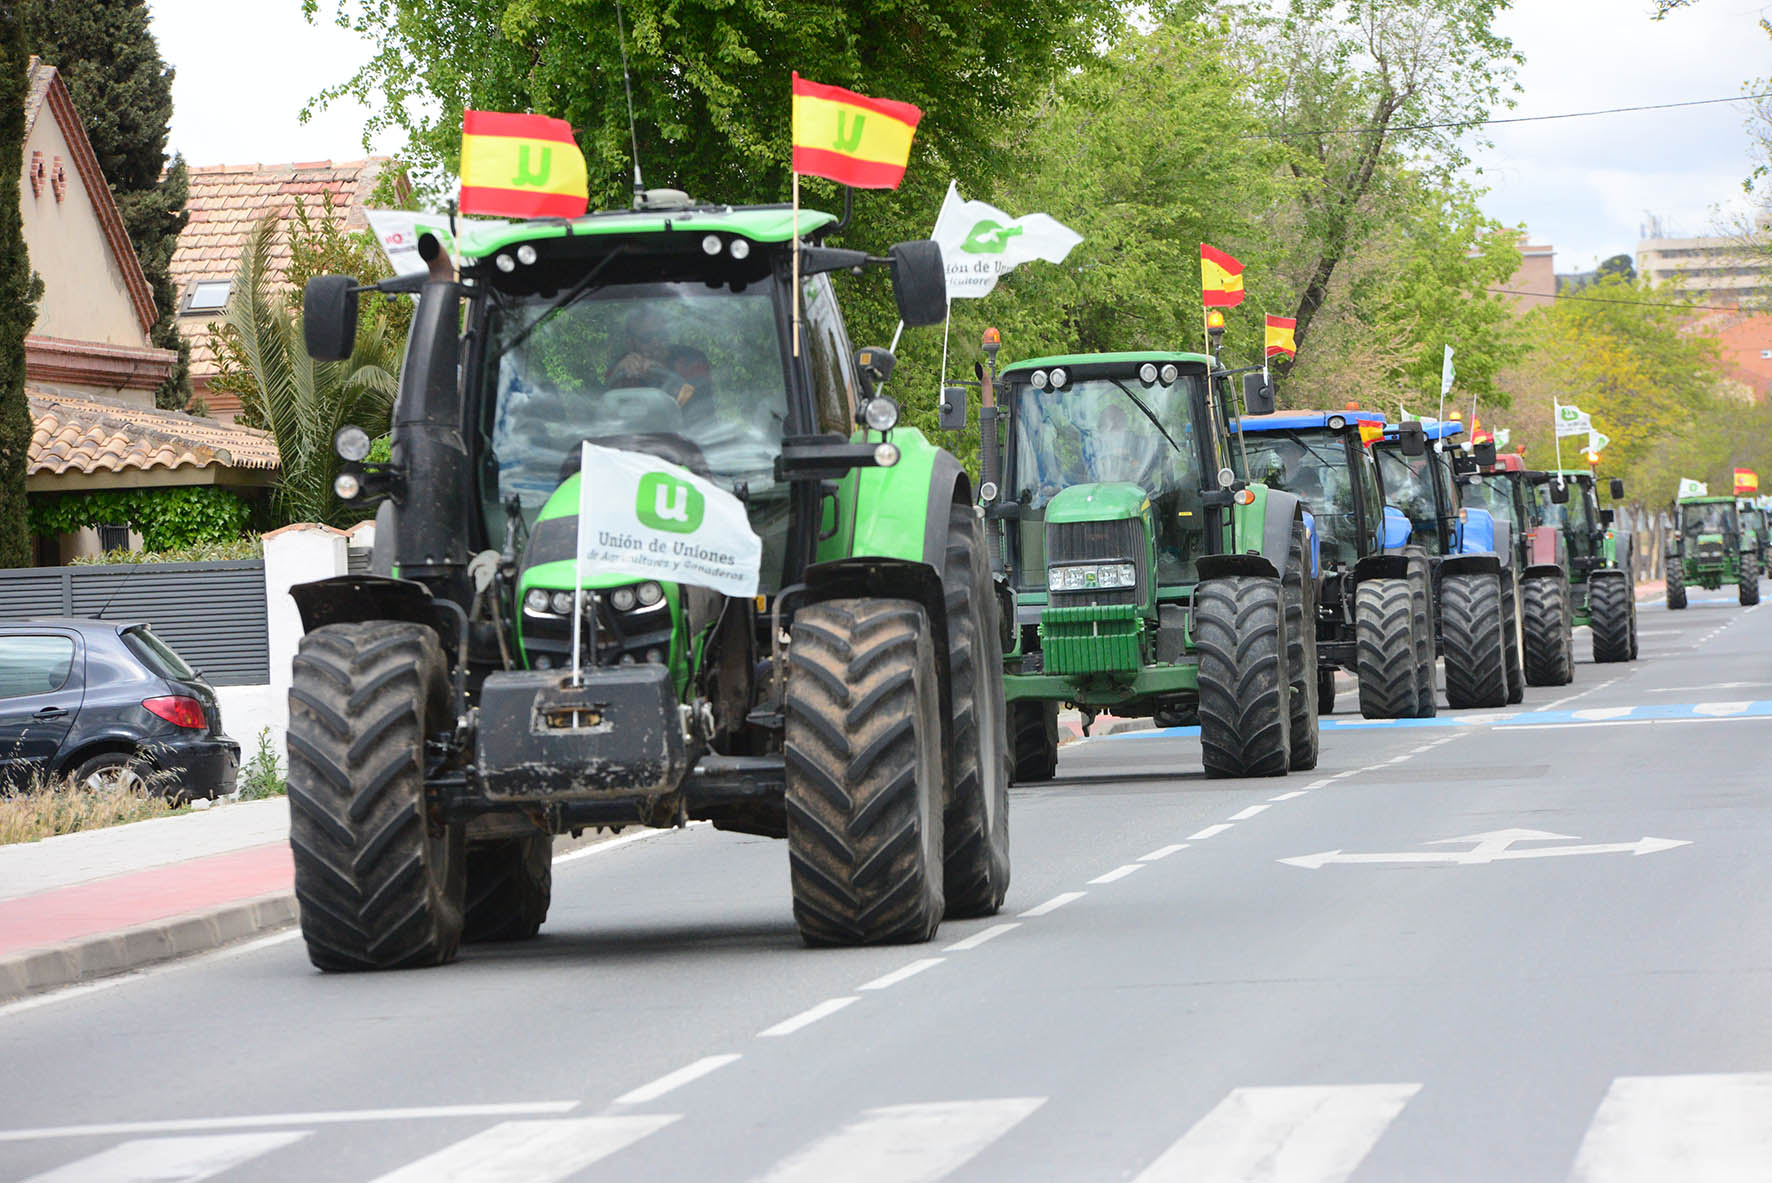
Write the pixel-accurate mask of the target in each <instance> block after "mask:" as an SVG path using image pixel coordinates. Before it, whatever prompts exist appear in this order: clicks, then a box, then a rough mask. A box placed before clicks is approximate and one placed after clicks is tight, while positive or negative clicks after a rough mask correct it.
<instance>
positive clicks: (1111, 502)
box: [949, 345, 1318, 781]
mask: <svg viewBox="0 0 1772 1183" xmlns="http://www.w3.org/2000/svg"><path fill="white" fill-rule="evenodd" d="M987 348H993V347H992V346H990V345H987ZM993 352H994V349H993ZM993 364H994V362H993ZM1230 376H1231V375H1230V374H1229V373H1228V372H1226V371H1224V370H1222V369H1221V368H1219V367H1218V366H1217V364H1216V363H1215V360H1214V359H1213V358H1211V357H1208V356H1206V355H1205V354H1199V353H1180V352H1173V353H1172V352H1141V353H1091V354H1073V355H1065V356H1059V357H1041V358H1034V359H1030V360H1027V361H1020V362H1016V363H1015V364H1013V365H1010V366H1008V367H1005V369H1004V370H1003V372H1002V374H1001V375H1000V376H993V377H984V375H983V373H982V371H981V377H984V380H985V382H986V384H987V386H986V390H987V397H986V398H985V400H984V401H985V404H986V410H985V415H984V425H983V426H984V430H983V432H982V456H981V460H982V467H983V483H982V484H981V486H980V493H981V497H982V499H983V502H984V506H985V516H986V519H987V521H988V522H989V523H990V524H991V525H992V526H993V527H995V528H997V529H999V530H1000V531H1001V533H1000V534H999V535H998V536H997V537H995V538H993V543H992V545H993V546H994V547H996V548H998V551H999V553H1000V562H1001V569H1002V571H1003V573H1004V575H1005V576H1006V581H1007V583H1008V585H1009V587H1010V588H1011V589H1012V591H1013V594H1014V618H1013V621H1012V624H1013V628H1012V630H1011V632H1010V633H1009V635H1008V641H1009V643H1008V646H1007V649H1006V652H1005V654H1004V657H1005V667H1004V668H1005V670H1006V676H1005V678H1004V683H1005V686H1006V694H1007V697H1008V701H1009V719H1010V738H1011V745H1012V747H1013V748H1014V753H1015V756H1014V761H1015V779H1017V780H1019V781H1039V780H1046V779H1049V778H1050V777H1051V776H1052V775H1053V774H1054V770H1055V768H1056V764H1057V726H1056V715H1057V710H1058V706H1059V704H1060V703H1072V704H1075V705H1076V706H1077V707H1078V708H1080V709H1081V710H1082V711H1083V712H1084V713H1085V715H1086V716H1088V717H1089V718H1091V719H1092V718H1093V717H1094V714H1095V713H1097V712H1100V711H1104V710H1111V711H1112V712H1114V713H1115V714H1120V715H1132V716H1144V717H1151V718H1154V719H1155V720H1156V721H1157V722H1158V724H1159V725H1163V726H1170V725H1184V724H1189V723H1193V722H1195V721H1196V720H1197V721H1198V723H1199V727H1200V746H1201V759H1202V763H1203V764H1204V766H1205V769H1206V774H1207V775H1208V776H1214V777H1227V776H1279V775H1283V774H1285V773H1286V772H1288V771H1290V770H1297V769H1308V768H1314V767H1315V766H1316V763H1317V747H1318V742H1317V703H1316V695H1317V681H1316V672H1317V658H1316V652H1315V650H1316V631H1315V628H1314V627H1313V625H1312V621H1313V620H1314V619H1315V617H1316V604H1315V589H1316V584H1315V565H1316V545H1315V539H1314V535H1313V534H1312V533H1311V531H1310V529H1309V526H1308V524H1307V523H1308V515H1307V514H1306V512H1305V509H1304V506H1303V505H1302V504H1300V502H1299V500H1298V498H1297V497H1295V496H1293V495H1291V494H1289V493H1282V492H1279V491H1277V490H1271V489H1268V488H1267V487H1265V486H1263V485H1260V484H1252V483H1250V482H1249V481H1248V480H1247V479H1245V476H1244V475H1243V458H1242V451H1241V449H1240V448H1239V446H1238V440H1237V438H1236V437H1235V435H1234V434H1233V433H1232V430H1231V428H1230V420H1231V418H1232V416H1233V413H1234V412H1233V406H1232V404H1233V401H1234V399H1235V393H1234V392H1233V390H1232V387H1231V383H1230V381H1229V379H1230ZM999 387H1000V388H1001V390H1002V398H1001V400H1000V401H1001V405H1002V411H1003V412H1004V418H1005V419H1006V420H1007V422H1006V423H1003V424H1002V425H1001V426H1002V428H1003V430H1002V432H1001V433H999V424H1000V421H999V419H998V418H997V407H996V406H995V405H994V404H995V402H996V401H997V400H996V397H995V392H996V391H997V389H998V388H999ZM1243 397H1244V400H1245V402H1246V403H1248V404H1249V405H1251V406H1253V407H1254V408H1256V409H1259V410H1264V411H1265V410H1271V409H1272V387H1271V386H1270V385H1266V384H1265V383H1264V381H1263V378H1262V376H1261V375H1260V374H1256V373H1249V374H1246V375H1245V378H1244V382H1243ZM959 405H961V406H963V405H964V403H960V404H959ZM949 425H950V426H952V425H953V424H949ZM1004 437H1006V440H1005V438H1004Z"/></svg>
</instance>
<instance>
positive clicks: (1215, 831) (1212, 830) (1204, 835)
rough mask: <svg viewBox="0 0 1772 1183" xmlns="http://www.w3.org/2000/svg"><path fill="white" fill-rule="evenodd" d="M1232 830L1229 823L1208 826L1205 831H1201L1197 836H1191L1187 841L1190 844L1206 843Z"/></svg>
mask: <svg viewBox="0 0 1772 1183" xmlns="http://www.w3.org/2000/svg"><path fill="white" fill-rule="evenodd" d="M1230 828H1231V827H1230V823H1229V822H1219V823H1218V824H1217V825H1215V826H1207V827H1206V828H1205V829H1204V830H1201V831H1199V832H1198V833H1196V834H1189V835H1188V836H1187V840H1188V841H1189V842H1204V841H1206V839H1208V838H1214V837H1217V836H1218V835H1219V834H1222V833H1224V832H1225V831H1226V830H1228V829H1230Z"/></svg>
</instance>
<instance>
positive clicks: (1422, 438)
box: [1397, 423, 1427, 456]
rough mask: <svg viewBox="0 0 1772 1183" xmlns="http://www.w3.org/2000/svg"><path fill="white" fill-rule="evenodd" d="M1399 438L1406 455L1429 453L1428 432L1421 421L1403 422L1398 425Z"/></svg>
mask: <svg viewBox="0 0 1772 1183" xmlns="http://www.w3.org/2000/svg"><path fill="white" fill-rule="evenodd" d="M1397 439H1398V441H1399V442H1400V443H1401V444H1402V445H1403V455H1405V456H1425V455H1427V432H1426V431H1424V430H1422V426H1421V424H1419V423H1401V424H1398V425H1397Z"/></svg>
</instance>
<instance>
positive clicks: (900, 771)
mask: <svg viewBox="0 0 1772 1183" xmlns="http://www.w3.org/2000/svg"><path fill="white" fill-rule="evenodd" d="M939 677H940V674H939V671H938V669H937V667H936V664H935V645H934V642H933V640H932V638H931V637H930V628H929V617H928V616H927V615H926V614H925V613H924V611H923V608H922V607H921V606H920V605H918V604H915V603H912V602H911V601H909V600H889V599H849V600H827V601H825V602H824V603H821V604H809V605H807V606H806V607H804V608H802V609H800V610H799V611H798V612H797V613H795V614H794V624H793V630H792V642H791V648H790V649H789V651H788V685H787V736H786V745H785V746H786V752H785V756H786V762H787V830H788V863H789V870H790V879H791V882H792V885H793V893H794V921H795V923H797V924H798V925H799V927H800V935H801V937H802V938H803V939H804V940H805V941H806V943H807V944H809V945H874V944H886V943H889V942H901V941H926V940H928V939H929V938H930V937H932V936H934V935H935V929H936V926H937V925H938V924H940V923H941V915H942V910H943V906H944V901H943V898H942V849H943V848H942V836H941V831H942V825H941V823H942V805H943V802H942V790H943V787H944V785H943V781H944V779H945V773H944V762H943V758H942V751H941V743H942V733H943V730H944V728H943V720H942V718H941V693H940V686H939V685H938V683H937V680H938V678H939Z"/></svg>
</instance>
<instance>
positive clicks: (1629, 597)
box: [1534, 469, 1637, 664]
mask: <svg viewBox="0 0 1772 1183" xmlns="http://www.w3.org/2000/svg"><path fill="white" fill-rule="evenodd" d="M1535 480H1536V483H1535V485H1534V493H1535V499H1536V501H1537V504H1538V511H1539V514H1540V516H1541V520H1543V521H1544V522H1545V523H1547V524H1549V525H1553V526H1556V527H1558V528H1559V529H1560V530H1561V531H1562V534H1563V541H1564V544H1565V548H1566V551H1567V554H1568V563H1569V567H1568V570H1569V604H1570V620H1571V622H1572V623H1573V624H1574V626H1575V627H1577V628H1579V627H1581V626H1582V625H1584V624H1585V625H1587V626H1588V628H1589V630H1590V633H1591V635H1592V638H1593V654H1594V661H1595V662H1597V663H1601V664H1604V663H1607V662H1614V661H1635V660H1636V659H1637V594H1636V585H1635V583H1634V582H1633V580H1632V577H1631V536H1630V535H1629V534H1628V533H1625V532H1623V531H1621V530H1618V529H1617V528H1616V527H1615V526H1614V524H1613V511H1612V510H1610V509H1601V508H1600V504H1599V498H1598V496H1597V495H1596V487H1595V479H1594V475H1593V474H1592V473H1591V472H1587V471H1585V470H1582V469H1563V470H1561V471H1556V472H1546V473H1540V474H1537V475H1536V477H1535ZM1610 492H1611V494H1612V499H1613V500H1614V501H1617V500H1619V499H1621V498H1623V496H1624V482H1623V481H1622V480H1620V479H1619V478H1617V477H1613V478H1612V481H1611V488H1610Z"/></svg>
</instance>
